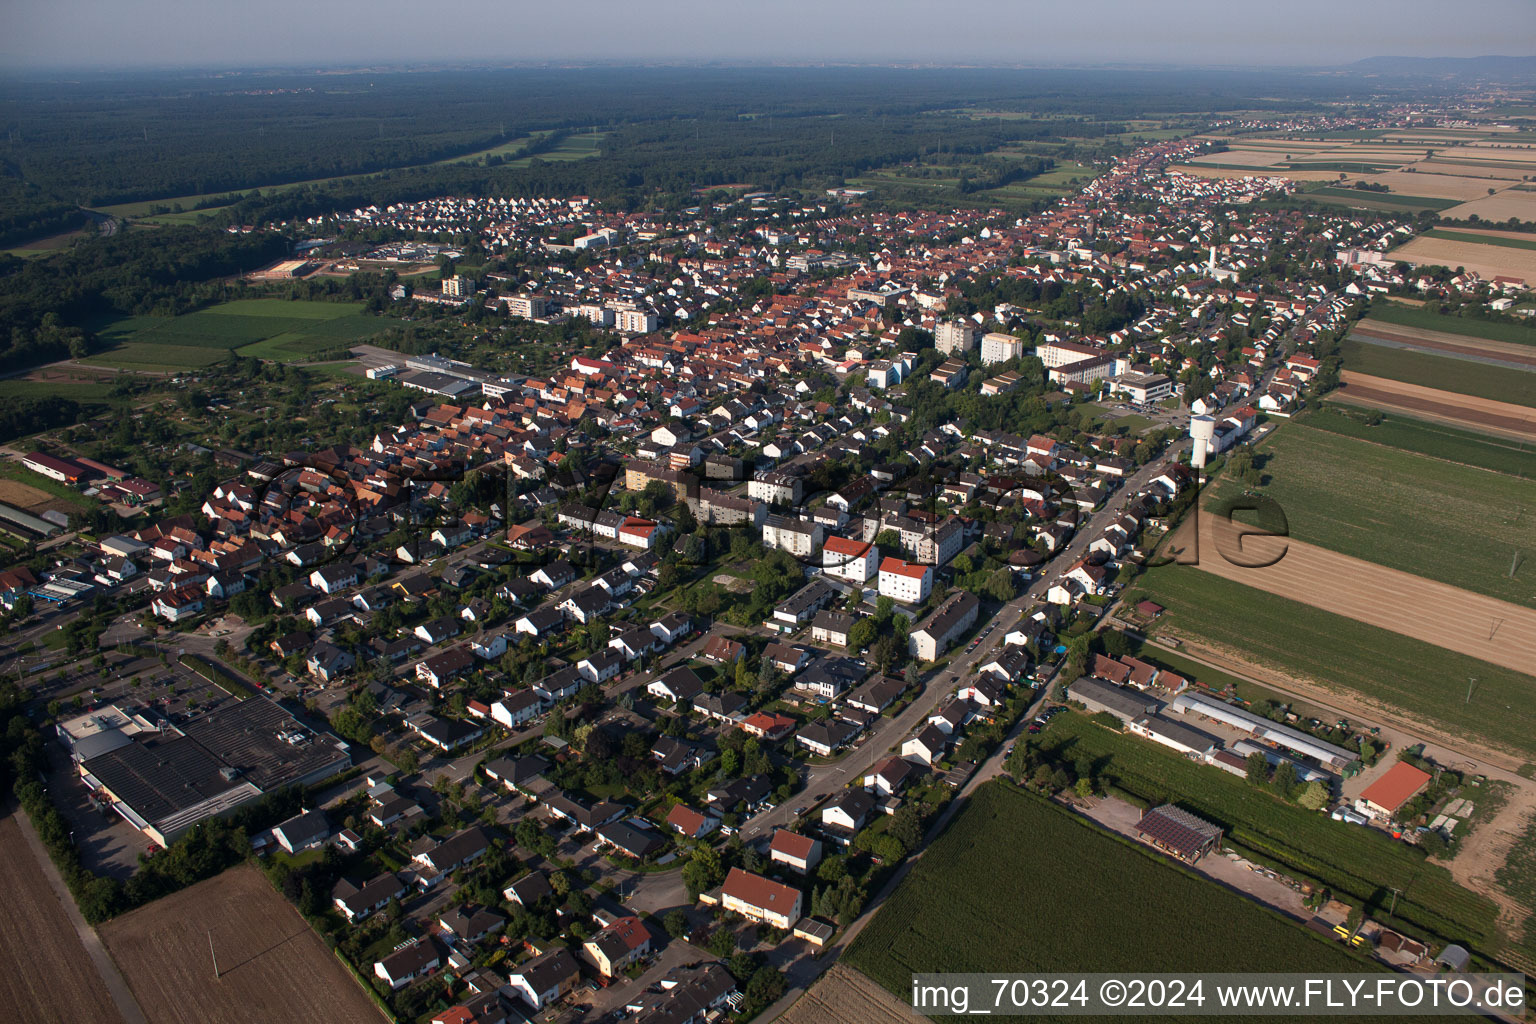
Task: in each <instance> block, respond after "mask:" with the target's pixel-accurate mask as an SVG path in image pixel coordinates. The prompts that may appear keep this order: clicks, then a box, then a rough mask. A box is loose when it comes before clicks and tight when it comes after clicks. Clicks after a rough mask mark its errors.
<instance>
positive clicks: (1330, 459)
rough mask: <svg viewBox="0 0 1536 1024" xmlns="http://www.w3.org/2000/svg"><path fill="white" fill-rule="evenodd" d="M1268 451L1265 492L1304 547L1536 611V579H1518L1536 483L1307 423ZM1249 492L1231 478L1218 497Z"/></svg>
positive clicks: (1530, 535)
mask: <svg viewBox="0 0 1536 1024" xmlns="http://www.w3.org/2000/svg"><path fill="white" fill-rule="evenodd" d="M1258 451H1259V452H1260V453H1262V461H1263V473H1264V477H1265V482H1264V485H1263V486H1262V487H1261V488H1259V490H1260V493H1262V494H1264V495H1265V496H1267V497H1270V498H1273V499H1274V500H1275V501H1277V502H1278V503H1279V504H1280V506H1281V507H1282V508H1283V509H1284V510H1285V514H1286V517H1287V520H1288V525H1289V532H1290V535H1291V536H1292V537H1295V538H1296V539H1297V540H1302V541H1307V542H1308V543H1311V544H1317V545H1319V546H1321V547H1325V548H1328V549H1330V550H1332V551H1337V552H1340V553H1341V554H1345V555H1350V556H1352V557H1355V558H1362V559H1365V560H1366V561H1369V562H1375V563H1377V564H1378V565H1384V566H1387V567H1388V568H1391V569H1399V570H1401V571H1403V572H1407V573H1412V574H1414V575H1416V576H1423V577H1425V578H1427V579H1432V580H1439V581H1440V582H1442V583H1448V584H1450V585H1451V586H1454V587H1460V588H1462V589H1464V590H1471V591H1475V592H1477V593H1480V594H1487V595H1488V596H1489V597H1496V598H1499V599H1500V600H1503V601H1510V602H1513V603H1516V604H1522V605H1527V606H1528V605H1530V604H1532V603H1536V602H1533V597H1532V594H1531V583H1530V580H1529V579H1527V578H1524V577H1522V576H1519V575H1517V576H1516V578H1515V579H1510V578H1509V576H1508V571H1509V565H1510V559H1511V558H1512V557H1513V553H1514V551H1515V550H1517V549H1518V550H1522V551H1536V515H1532V514H1531V512H1530V511H1525V512H1522V510H1533V509H1536V481H1533V480H1530V479H1520V478H1518V477H1511V476H1508V475H1505V474H1500V473H1492V472H1489V471H1487V470H1484V469H1478V468H1474V467H1469V466H1460V465H1452V464H1448V463H1445V462H1442V461H1440V460H1438V459H1433V458H1429V457H1427V456H1424V455H1419V454H1415V453H1413V452H1408V451H1401V450H1397V449H1393V448H1386V447H1382V446H1379V445H1373V444H1369V443H1367V442H1365V441H1361V440H1358V439H1356V438H1353V437H1346V436H1344V435H1343V434H1342V433H1333V432H1330V431H1327V430H1318V429H1313V428H1311V427H1309V426H1307V423H1306V421H1305V420H1303V421H1301V422H1298V423H1294V424H1287V425H1286V426H1284V427H1282V428H1281V429H1280V430H1278V431H1276V432H1275V433H1274V434H1273V435H1272V436H1271V437H1270V438H1269V439H1268V440H1266V441H1265V442H1264V444H1263V445H1262V446H1261V447H1260V448H1259V449H1258ZM1527 458H1529V456H1528V457H1527ZM1528 464H1529V463H1528ZM1239 489H1240V485H1239V484H1238V482H1237V481H1236V480H1230V481H1229V480H1226V479H1222V480H1220V481H1219V482H1218V484H1217V486H1216V488H1215V491H1214V494H1213V496H1212V497H1213V498H1214V500H1216V501H1219V500H1221V499H1223V498H1226V497H1232V496H1235V495H1236V493H1237V492H1238V490H1239ZM1213 507H1214V503H1213Z"/></svg>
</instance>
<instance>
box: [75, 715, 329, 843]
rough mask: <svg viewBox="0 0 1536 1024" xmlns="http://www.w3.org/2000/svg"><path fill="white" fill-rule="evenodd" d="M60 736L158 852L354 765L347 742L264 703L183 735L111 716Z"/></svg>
mask: <svg viewBox="0 0 1536 1024" xmlns="http://www.w3.org/2000/svg"><path fill="white" fill-rule="evenodd" d="M58 732H59V737H60V739H61V740H62V741H63V742H64V745H65V746H66V747H67V748H68V749H69V751H70V755H71V757H72V759H73V760H74V762H75V764H76V766H77V767H78V769H79V772H80V777H81V779H83V780H84V782H85V784H86V787H87V788H89V789H90V790H91V791H92V792H93V793H96V794H98V795H99V797H100V798H102V799H103V801H104V802H105V801H110V803H111V807H112V809H113V810H114V811H116V812H117V813H118V814H120V815H121V816H122V817H123V818H124V819H126V820H127V821H128V822H129V823H130V824H132V825H133V827H134V828H136V829H138V830H139V831H140V832H142V833H143V834H144V835H145V836H147V837H148V838H149V839H151V840H152V841H153V842H155V843H158V844H160V845H161V846H166V845H168V844H170V843H172V842H174V841H175V840H176V838H177V837H178V836H181V835H183V834H184V833H185V832H187V830H189V829H190V828H192V826H194V825H196V824H197V823H198V822H200V821H205V820H207V819H208V818H212V817H216V816H218V815H221V814H228V813H230V812H231V811H234V810H235V809H236V808H238V807H242V806H244V805H245V804H248V803H250V802H252V801H254V800H257V799H259V798H261V797H262V796H263V795H264V794H266V793H271V792H274V791H276V790H280V789H283V788H285V787H287V786H293V785H310V784H313V783H315V782H319V781H320V780H322V779H326V778H329V777H330V776H332V775H335V774H337V773H338V772H340V771H342V770H344V769H345V768H346V767H347V766H348V765H350V764H351V763H352V758H351V755H350V753H349V752H348V748H347V745H346V744H345V743H344V742H342V741H341V740H338V739H336V738H335V737H334V736H331V735H329V734H327V733H318V732H315V731H314V730H312V729H310V728H308V727H306V726H304V725H303V724H302V723H300V722H299V721H298V719H296V718H294V717H293V716H292V715H290V714H289V713H288V712H286V711H284V710H283V709H282V708H281V707H279V706H278V705H277V704H276V703H274V702H273V701H270V700H266V699H263V698H259V697H253V698H250V699H248V700H243V701H233V702H230V703H227V704H225V705H223V706H221V707H218V708H216V709H214V710H212V711H209V712H207V713H206V714H202V715H198V716H197V717H195V718H191V719H189V720H187V721H186V722H184V723H182V724H181V725H180V726H179V727H178V726H175V725H172V724H171V723H169V722H167V721H165V720H164V719H161V718H159V717H158V716H154V717H151V714H150V713H145V712H142V711H131V710H124V709H120V708H115V707H109V708H105V709H102V710H100V711H97V712H93V713H91V714H87V715H82V716H80V717H79V718H76V719H73V720H72V721H69V722H64V723H61V724H60V725H59V726H58Z"/></svg>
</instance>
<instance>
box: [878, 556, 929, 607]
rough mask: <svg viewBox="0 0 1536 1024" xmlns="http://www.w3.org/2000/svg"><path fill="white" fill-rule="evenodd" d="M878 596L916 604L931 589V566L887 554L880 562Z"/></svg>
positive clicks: (924, 597)
mask: <svg viewBox="0 0 1536 1024" xmlns="http://www.w3.org/2000/svg"><path fill="white" fill-rule="evenodd" d="M879 587H880V596H881V597H889V598H891V599H892V600H895V601H900V602H901V603H903V604H917V603H918V602H920V601H924V600H926V599H927V597H928V595H929V594H930V593H931V592H932V591H933V566H931V565H916V564H913V563H911V562H906V561H903V560H902V559H900V558H893V557H891V556H889V555H887V556H886V557H885V558H884V559H882V560H881V562H880V582H879Z"/></svg>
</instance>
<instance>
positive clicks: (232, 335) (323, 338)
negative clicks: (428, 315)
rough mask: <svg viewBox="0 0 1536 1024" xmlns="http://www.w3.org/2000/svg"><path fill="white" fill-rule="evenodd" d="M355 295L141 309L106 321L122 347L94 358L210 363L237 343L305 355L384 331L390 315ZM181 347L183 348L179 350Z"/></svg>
mask: <svg viewBox="0 0 1536 1024" xmlns="http://www.w3.org/2000/svg"><path fill="white" fill-rule="evenodd" d="M362 308H363V307H362V305H361V304H359V303H355V302H290V301H287V300H285V299H240V300H237V301H235V302H226V303H223V304H221V305H217V306H210V307H209V308H207V309H202V310H198V311H197V312H195V313H188V314H186V315H184V316H177V317H154V316H140V317H129V318H126V319H123V320H118V321H116V322H114V323H111V324H109V325H107V326H106V327H105V328H104V329H103V330H102V331H101V332H100V336H101V338H102V340H103V341H105V342H107V343H109V344H114V345H115V347H113V348H111V349H109V350H108V351H105V352H102V353H100V354H98V355H95V356H92V357H91V358H90V359H89V360H87V361H88V362H92V363H96V364H99V365H103V366H123V367H128V368H137V369H141V368H157V369H158V368H170V369H182V368H185V367H188V366H208V365H210V364H212V363H215V362H218V361H219V360H221V359H223V358H224V356H225V353H227V352H229V351H230V350H231V349H235V350H238V351H239V352H240V354H241V355H244V356H251V357H256V358H261V359H275V360H287V361H295V362H298V361H303V360H305V359H308V358H313V357H314V356H316V355H319V354H321V353H325V352H330V351H333V350H335V349H337V348H339V347H342V346H345V345H347V344H349V343H351V342H355V341H358V340H361V339H362V338H366V337H370V336H372V335H374V334H378V333H379V332H380V331H381V330H383V329H384V328H385V327H386V326H387V322H385V321H381V320H380V319H379V318H377V317H375V316H373V315H371V314H368V313H364V312H362V311H361V310H362ZM178 350H179V351H178Z"/></svg>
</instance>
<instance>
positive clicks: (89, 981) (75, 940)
mask: <svg viewBox="0 0 1536 1024" xmlns="http://www.w3.org/2000/svg"><path fill="white" fill-rule="evenodd" d="M20 813H21V812H20V811H18V810H13V811H11V812H10V813H9V814H7V815H6V816H5V818H4V819H3V820H0V892H4V893H5V913H4V914H0V965H3V967H4V969H3V970H0V1007H4V1008H5V1019H6V1020H11V1021H20V1022H23V1024H33V1022H38V1024H42V1022H52V1021H58V1022H64V1021H71V1022H74V1021H91V1022H93V1024H94V1022H100V1024H113V1022H121V1021H122V1017H121V1016H119V1014H118V1012H117V1009H116V1007H114V1006H113V1004H112V997H111V996H110V995H108V993H107V988H106V986H105V985H104V984H102V980H101V977H100V975H98V974H97V973H96V971H95V969H94V968H93V967H92V966H91V961H90V959H89V958H88V957H87V956H86V951H85V947H84V946H83V945H82V944H81V942H80V937H79V936H78V935H76V934H75V930H74V928H73V927H72V926H71V925H70V922H69V917H68V913H67V911H66V910H65V908H64V907H62V906H60V904H59V898H58V896H57V895H55V893H54V891H53V889H52V887H50V886H49V884H48V880H47V879H46V878H44V877H43V871H42V868H41V867H40V866H39V865H38V863H37V861H36V859H34V857H33V856H32V851H31V850H30V849H29V848H28V846H27V843H26V841H25V839H24V838H23V836H22V832H21V825H20V823H19V822H17V820H16V818H15V815H17V814H20Z"/></svg>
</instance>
